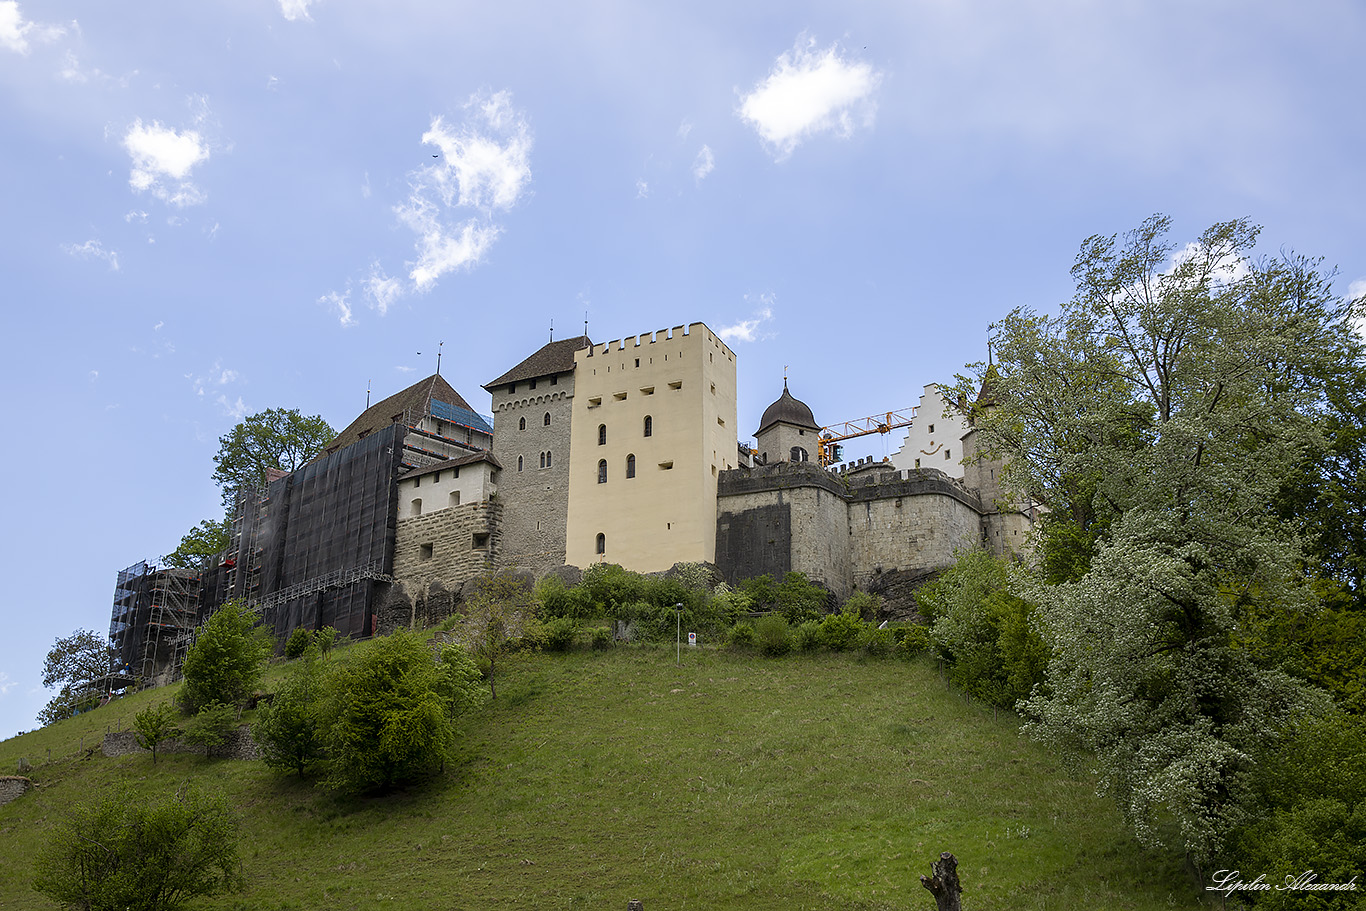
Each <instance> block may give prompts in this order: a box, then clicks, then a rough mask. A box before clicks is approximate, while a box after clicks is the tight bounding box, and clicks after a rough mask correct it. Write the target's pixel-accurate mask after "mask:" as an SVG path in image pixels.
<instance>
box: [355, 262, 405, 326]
mask: <svg viewBox="0 0 1366 911" xmlns="http://www.w3.org/2000/svg"><path fill="white" fill-rule="evenodd" d="M364 284H365V296H366V297H368V298H369V299H370V307H371V309H374V310H378V311H379V315H380V316H383V315H384V314H386V313H388V312H389V307H390V306H391V305H392V304H393V303H394V302H395V301H397V300H398V299H399V298H401V297H402V296H403V292H404V287H403V282H402V281H400V280H399V279H397V278H392V277H390V276H388V275H385V274H384V270H383V269H381V268H380V266H379V263H375V264H374V265H373V266H372V267H371V268H370V275H369V277H368V278H366V279H365V282H364Z"/></svg>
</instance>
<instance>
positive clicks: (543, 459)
mask: <svg viewBox="0 0 1366 911" xmlns="http://www.w3.org/2000/svg"><path fill="white" fill-rule="evenodd" d="M541 467H542V468H544V467H545V453H544V452H543V453H541Z"/></svg>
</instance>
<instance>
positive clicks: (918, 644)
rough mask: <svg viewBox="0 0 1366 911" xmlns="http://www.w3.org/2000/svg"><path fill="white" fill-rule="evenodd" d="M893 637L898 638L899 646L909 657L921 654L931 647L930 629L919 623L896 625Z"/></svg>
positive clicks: (897, 643) (897, 644)
mask: <svg viewBox="0 0 1366 911" xmlns="http://www.w3.org/2000/svg"><path fill="white" fill-rule="evenodd" d="M892 638H893V639H895V640H896V646H897V648H898V649H900V650H901V651H902V652H904V653H905V654H906V656H907V657H910V656H911V655H919V654H920V653H922V652H926V651H929V648H930V631H929V630H928V629H927V628H926V627H923V626H921V625H920V624H919V623H912V624H910V625H908V626H898V627H896V628H895V629H894V630H892Z"/></svg>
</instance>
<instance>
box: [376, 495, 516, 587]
mask: <svg viewBox="0 0 1366 911" xmlns="http://www.w3.org/2000/svg"><path fill="white" fill-rule="evenodd" d="M502 513H503V506H502V504H501V503H500V502H499V501H497V500H489V501H485V502H483V503H469V504H466V505H464V506H452V507H449V508H447V509H441V510H437V511H436V512H431V513H424V514H423V515H420V516H411V517H409V518H406V519H399V520H398V529H397V531H396V534H395V540H394V577H395V578H397V579H398V581H399V582H400V583H402V585H403V588H404V590H405V592H406V594H407V596H408V597H409V598H411V599H413V600H414V602H416V600H417V598H418V597H419V596H421V597H423V598H424V599H425V598H426V596H427V595H428V594H430V593H431V592H432V591H433V586H437V588H438V589H443V590H446V591H450V590H456V591H458V590H459V589H460V587H461V586H462V585H464V583H465V582H467V581H469V580H470V579H473V578H475V577H476V576H478V575H479V574H480V573H483V572H484V571H485V570H486V569H487V568H488V566H489V565H490V564H492V563H494V562H496V560H497V554H498V552H499V549H500V547H501V546H502V528H501V518H502Z"/></svg>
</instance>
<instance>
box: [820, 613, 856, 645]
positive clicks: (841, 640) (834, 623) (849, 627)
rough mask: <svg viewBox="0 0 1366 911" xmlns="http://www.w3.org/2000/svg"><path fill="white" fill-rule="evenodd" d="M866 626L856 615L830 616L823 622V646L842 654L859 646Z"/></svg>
mask: <svg viewBox="0 0 1366 911" xmlns="http://www.w3.org/2000/svg"><path fill="white" fill-rule="evenodd" d="M863 628H864V624H863V621H862V620H860V619H859V618H858V617H857V616H856V615H854V614H830V615H829V616H828V617H826V618H825V619H824V620H822V621H821V645H824V646H825V647H826V648H828V649H830V650H831V651H836V652H842V651H844V650H845V649H850V648H853V647H854V646H856V645H858V643H859V637H860V636H861V635H862V634H863Z"/></svg>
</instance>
